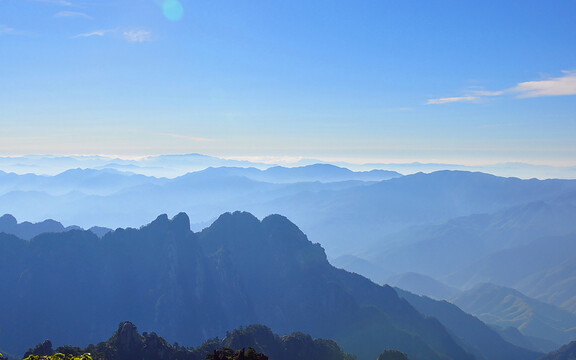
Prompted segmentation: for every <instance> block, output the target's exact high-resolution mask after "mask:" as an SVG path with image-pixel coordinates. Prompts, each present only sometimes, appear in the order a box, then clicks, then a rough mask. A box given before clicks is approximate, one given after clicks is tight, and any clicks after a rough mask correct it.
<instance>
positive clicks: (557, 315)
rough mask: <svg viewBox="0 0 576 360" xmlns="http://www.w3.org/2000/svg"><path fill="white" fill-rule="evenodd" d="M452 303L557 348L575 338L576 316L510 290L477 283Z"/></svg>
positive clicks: (487, 320) (486, 321)
mask: <svg viewBox="0 0 576 360" xmlns="http://www.w3.org/2000/svg"><path fill="white" fill-rule="evenodd" d="M452 302H453V303H454V304H456V305H457V306H458V307H460V308H461V309H463V310H464V311H467V312H469V313H471V314H473V315H475V316H477V317H478V318H480V319H481V320H482V321H484V322H485V323H487V324H495V325H498V326H501V327H508V326H513V327H515V328H518V329H519V330H520V332H522V333H523V334H525V335H528V336H533V337H537V338H543V339H546V340H549V341H553V342H555V343H556V344H557V345H558V346H560V345H562V344H565V343H568V342H570V341H572V340H574V339H575V338H576V315H574V314H572V313H570V312H568V311H565V310H561V309H559V308H557V307H555V306H553V305H550V304H546V303H542V302H540V301H537V300H535V299H531V298H529V297H528V296H526V295H524V294H522V293H520V292H519V291H516V290H514V289H510V288H506V287H503V286H497V285H494V284H480V285H477V286H476V287H474V288H473V289H470V290H468V291H466V292H464V293H462V294H460V295H459V296H457V297H456V298H455V299H453V300H452Z"/></svg>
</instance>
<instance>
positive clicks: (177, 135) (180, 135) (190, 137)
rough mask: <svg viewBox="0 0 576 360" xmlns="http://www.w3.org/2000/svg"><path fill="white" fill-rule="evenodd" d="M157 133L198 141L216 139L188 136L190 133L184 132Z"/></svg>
mask: <svg viewBox="0 0 576 360" xmlns="http://www.w3.org/2000/svg"><path fill="white" fill-rule="evenodd" d="M156 134H157V135H162V136H169V137H172V138H177V139H186V140H192V141H198V142H210V141H216V140H215V139H209V138H203V137H196V136H188V135H182V134H173V133H156Z"/></svg>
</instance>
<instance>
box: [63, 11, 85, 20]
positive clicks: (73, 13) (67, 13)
mask: <svg viewBox="0 0 576 360" xmlns="http://www.w3.org/2000/svg"><path fill="white" fill-rule="evenodd" d="M54 17H55V18H84V19H92V17H91V16H89V15H87V14H84V13H82V12H78V11H60V12H57V13H56V14H54Z"/></svg>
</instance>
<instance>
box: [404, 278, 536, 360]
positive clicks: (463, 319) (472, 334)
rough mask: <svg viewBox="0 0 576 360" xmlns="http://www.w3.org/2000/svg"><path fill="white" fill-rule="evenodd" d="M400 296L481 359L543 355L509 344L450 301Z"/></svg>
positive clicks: (405, 292)
mask: <svg viewBox="0 0 576 360" xmlns="http://www.w3.org/2000/svg"><path fill="white" fill-rule="evenodd" d="M396 292H397V293H398V295H399V296H400V297H402V298H404V299H406V300H407V301H408V302H409V303H410V305H412V306H414V308H416V310H418V311H419V312H421V313H422V314H424V315H426V316H431V317H434V318H436V319H438V320H439V321H440V322H441V323H442V325H444V326H445V327H446V328H447V329H449V331H450V332H451V333H452V334H453V335H454V336H455V337H456V339H457V340H458V341H459V343H460V344H462V345H463V346H465V347H466V349H469V350H470V351H471V352H472V353H473V354H474V356H476V358H477V359H486V360H497V359H502V360H508V359H515V358H518V359H536V358H538V357H539V356H540V355H541V354H542V351H540V350H536V349H533V350H532V351H530V350H526V349H521V348H519V347H518V346H516V345H512V344H511V343H509V342H507V341H505V340H504V339H503V338H502V337H501V336H500V335H498V334H497V333H496V332H495V331H493V330H492V329H491V328H490V327H488V326H487V325H486V324H484V323H483V322H482V321H480V320H479V319H478V318H476V317H474V316H472V315H470V314H468V313H465V312H464V311H462V310H460V309H459V308H458V307H457V306H455V305H453V304H450V303H448V302H446V301H438V300H433V299H431V298H429V297H426V296H418V295H415V294H412V293H410V292H408V291H405V290H402V289H399V288H396Z"/></svg>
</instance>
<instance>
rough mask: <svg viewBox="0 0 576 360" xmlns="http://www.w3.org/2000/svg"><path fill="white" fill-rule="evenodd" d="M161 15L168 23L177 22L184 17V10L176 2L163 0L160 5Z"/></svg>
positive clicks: (176, 0)
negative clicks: (162, 14)
mask: <svg viewBox="0 0 576 360" xmlns="http://www.w3.org/2000/svg"><path fill="white" fill-rule="evenodd" d="M162 13H164V16H166V18H167V19H168V20H170V21H178V20H180V19H182V16H183V15H184V8H183V7H182V4H181V3H180V1H178V0H165V1H164V2H163V3H162Z"/></svg>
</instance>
